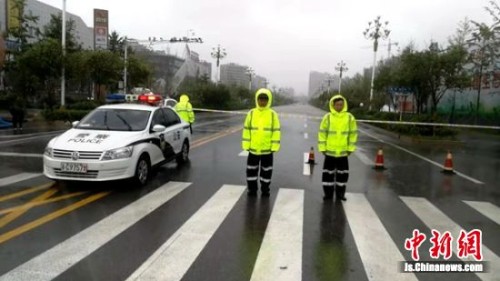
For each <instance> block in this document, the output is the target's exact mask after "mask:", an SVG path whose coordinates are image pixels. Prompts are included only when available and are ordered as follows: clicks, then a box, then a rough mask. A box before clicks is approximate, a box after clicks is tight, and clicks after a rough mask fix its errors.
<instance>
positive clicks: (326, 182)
mask: <svg viewBox="0 0 500 281" xmlns="http://www.w3.org/2000/svg"><path fill="white" fill-rule="evenodd" d="M348 179H349V161H348V160H347V156H343V157H332V156H328V155H325V162H324V164H323V177H322V182H323V192H324V193H325V197H327V198H331V197H333V192H334V191H335V195H336V196H337V198H343V197H344V195H345V190H346V184H347V180H348ZM335 187H336V189H335Z"/></svg>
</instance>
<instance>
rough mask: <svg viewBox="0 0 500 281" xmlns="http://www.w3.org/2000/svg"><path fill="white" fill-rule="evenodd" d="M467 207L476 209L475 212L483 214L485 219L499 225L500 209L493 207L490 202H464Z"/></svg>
mask: <svg viewBox="0 0 500 281" xmlns="http://www.w3.org/2000/svg"><path fill="white" fill-rule="evenodd" d="M464 203H466V204H467V205H469V206H471V207H472V208H474V209H476V211H478V212H480V213H481V214H483V215H484V216H485V217H487V218H489V219H490V220H492V221H494V222H496V223H497V224H500V208H498V207H497V206H495V205H493V204H492V203H490V202H477V201H465V200H464Z"/></svg>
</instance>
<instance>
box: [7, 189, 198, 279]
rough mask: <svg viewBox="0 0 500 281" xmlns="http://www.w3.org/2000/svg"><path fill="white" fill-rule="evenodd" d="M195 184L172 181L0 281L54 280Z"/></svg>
mask: <svg viewBox="0 0 500 281" xmlns="http://www.w3.org/2000/svg"><path fill="white" fill-rule="evenodd" d="M190 184H191V183H184V182H169V183H167V184H164V185H162V186H161V187H159V188H157V189H156V190H154V191H152V192H150V193H149V194H147V195H145V196H143V197H142V198H140V199H139V200H137V201H134V202H132V203H131V204H129V205H128V206H126V207H125V208H122V209H120V210H118V211H116V212H115V213H113V214H111V215H110V216H108V217H106V218H104V219H102V220H101V221H99V222H97V223H95V224H94V225H92V226H89V227H88V228H86V229H85V230H83V231H81V232H79V233H77V234H76V235H74V236H72V237H70V238H68V239H67V240H65V241H64V242H62V243H60V244H58V245H56V246H54V247H53V248H51V249H49V250H48V251H45V252H44V253H42V254H40V255H38V256H36V257H34V258H33V259H31V260H29V261H27V262H26V263H24V264H22V265H20V266H18V267H16V268H14V269H13V270H11V271H9V272H7V273H6V274H4V275H2V276H0V280H52V279H54V278H56V277H57V276H58V275H60V274H61V273H63V272H64V271H66V270H67V269H69V268H70V267H71V266H73V265H75V264H76V263H77V262H79V261H80V260H82V259H84V258H85V257H87V256H88V255H90V254H91V253H92V252H94V251H95V250H97V249H99V248H100V247H101V246H103V245H104V244H105V243H107V242H109V241H110V240H111V239H113V238H114V237H116V236H117V235H119V234H120V233H121V232H123V231H124V230H126V229H127V228H129V227H130V226H132V225H133V224H135V223H136V222H138V221H139V220H140V219H142V218H144V217H145V216H147V215H148V214H150V213H151V212H153V211H154V210H155V209H157V208H158V207H160V206H161V205H163V204H164V203H165V202H167V201H169V200H170V199H172V198H173V197H174V196H175V195H177V194H179V193H180V192H181V191H183V190H184V189H185V188H187V187H188V186H189V185H190Z"/></svg>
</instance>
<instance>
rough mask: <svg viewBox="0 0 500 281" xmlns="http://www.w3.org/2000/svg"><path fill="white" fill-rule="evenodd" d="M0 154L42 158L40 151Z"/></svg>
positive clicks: (0, 154) (2, 154)
mask: <svg viewBox="0 0 500 281" xmlns="http://www.w3.org/2000/svg"><path fill="white" fill-rule="evenodd" d="M0 156H7V157H31V158H43V154H40V153H18V152H0Z"/></svg>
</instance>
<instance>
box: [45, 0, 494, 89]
mask: <svg viewBox="0 0 500 281" xmlns="http://www.w3.org/2000/svg"><path fill="white" fill-rule="evenodd" d="M41 1H42V2H44V3H47V4H49V5H52V6H54V7H57V8H62V2H63V0H41ZM496 1H497V2H498V0H496ZM487 5H488V0H418V1H417V0H350V1H334V0H329V1H328V0H210V1H208V0H142V1H131V0H66V10H67V11H68V12H70V13H73V14H76V15H78V16H80V17H81V18H82V19H83V20H84V21H85V22H86V23H87V25H89V26H92V25H93V9H94V8H97V9H105V10H109V17H110V18H109V27H110V30H111V31H113V30H115V31H117V32H118V33H119V34H120V35H122V36H127V37H129V38H136V39H142V40H147V39H148V37H153V36H156V37H163V38H170V37H181V36H186V35H187V33H188V30H194V32H195V36H196V37H201V38H202V39H203V40H204V43H203V44H192V45H191V49H192V50H194V51H196V52H198V53H199V54H200V57H201V59H203V60H207V61H210V62H212V63H213V65H215V63H214V62H215V61H214V59H213V58H211V56H210V53H211V52H212V50H213V48H215V47H217V45H218V44H220V45H221V46H222V47H223V48H225V50H226V52H227V57H226V58H224V59H223V60H222V63H229V62H234V63H237V64H241V65H247V66H250V67H252V68H253V69H254V70H255V72H256V73H257V74H258V75H262V76H264V77H266V78H267V79H268V80H269V81H270V83H271V85H276V86H279V87H293V88H295V90H296V93H297V94H306V93H307V88H308V79H309V72H310V71H312V70H315V71H321V72H330V73H333V72H335V70H334V69H335V66H336V65H337V63H339V62H340V61H341V60H343V61H344V62H346V64H347V67H348V68H349V70H348V72H347V73H345V75H347V76H352V75H354V74H355V73H359V72H361V71H362V70H363V68H364V67H370V66H371V64H372V60H373V51H372V49H371V46H372V44H373V43H372V41H369V40H368V39H366V38H365V37H364V36H363V31H364V30H365V29H366V28H367V27H368V22H369V21H371V20H373V19H374V18H375V17H376V16H378V15H380V16H381V17H382V20H383V21H386V20H387V21H389V29H390V30H391V35H390V38H391V40H392V42H397V43H399V46H406V45H407V44H408V43H409V42H414V43H415V44H416V45H417V46H418V47H419V48H424V47H425V46H427V45H428V44H429V43H430V41H431V40H434V41H437V42H439V43H446V42H447V38H448V37H449V36H451V35H453V34H454V33H455V30H456V28H457V25H458V23H459V22H460V21H462V20H463V19H464V18H465V17H468V18H469V19H472V20H475V21H480V22H486V23H491V17H490V16H489V14H487V12H486V11H485V9H484V7H485V6H487ZM385 43H387V41H386V42H381V44H385ZM397 49H398V47H394V46H393V48H392V53H393V54H395V53H397V51H398V50H397ZM386 56H387V47H385V46H381V49H380V50H379V52H378V54H377V57H378V58H381V57H386Z"/></svg>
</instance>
